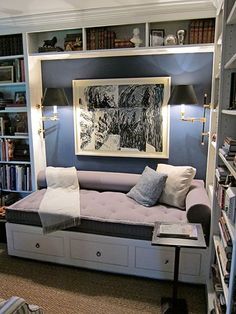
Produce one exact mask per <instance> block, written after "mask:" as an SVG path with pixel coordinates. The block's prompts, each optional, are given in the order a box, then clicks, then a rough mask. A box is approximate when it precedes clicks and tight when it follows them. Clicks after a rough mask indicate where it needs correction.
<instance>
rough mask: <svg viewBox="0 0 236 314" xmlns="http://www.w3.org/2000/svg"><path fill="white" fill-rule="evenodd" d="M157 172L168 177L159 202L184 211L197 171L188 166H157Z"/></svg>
mask: <svg viewBox="0 0 236 314" xmlns="http://www.w3.org/2000/svg"><path fill="white" fill-rule="evenodd" d="M157 172H160V173H165V174H167V175H168V178H167V180H166V184H165V187H164V189H163V192H162V194H161V197H160V199H159V201H160V202H161V203H164V204H167V205H170V206H174V207H178V208H181V209H184V208H185V199H186V195H187V193H188V191H189V188H190V186H191V182H192V179H193V178H194V176H195V174H196V169H194V168H193V167H188V166H186V167H185V166H171V165H166V164H159V165H158V166H157Z"/></svg>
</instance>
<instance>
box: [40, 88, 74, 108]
mask: <svg viewBox="0 0 236 314" xmlns="http://www.w3.org/2000/svg"><path fill="white" fill-rule="evenodd" d="M42 105H43V106H68V105H69V102H68V99H67V97H66V94H65V91H64V89H63V88H45V91H44V95H43V99H42Z"/></svg>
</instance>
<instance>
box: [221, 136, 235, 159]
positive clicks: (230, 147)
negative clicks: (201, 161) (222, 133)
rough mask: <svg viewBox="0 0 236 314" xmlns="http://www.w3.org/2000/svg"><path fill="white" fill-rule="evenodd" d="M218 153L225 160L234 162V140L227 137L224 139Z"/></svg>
mask: <svg viewBox="0 0 236 314" xmlns="http://www.w3.org/2000/svg"><path fill="white" fill-rule="evenodd" d="M219 152H220V153H221V154H222V155H223V156H224V157H225V159H226V160H234V157H235V154H236V139H233V138H232V137H229V136H227V137H226V138H225V139H224V144H223V146H222V148H220V149H219Z"/></svg>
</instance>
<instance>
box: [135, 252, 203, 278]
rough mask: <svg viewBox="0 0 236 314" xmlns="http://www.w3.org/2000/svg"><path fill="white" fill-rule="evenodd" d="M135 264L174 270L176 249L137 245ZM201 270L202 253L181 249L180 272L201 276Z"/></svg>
mask: <svg viewBox="0 0 236 314" xmlns="http://www.w3.org/2000/svg"><path fill="white" fill-rule="evenodd" d="M135 252H136V253H135V265H136V267H137V268H143V269H149V270H156V271H162V272H174V259H175V250H174V248H173V249H167V248H160V247H157V248H155V249H154V248H142V247H136V250H135ZM200 272H201V254H200V253H197V252H196V253H192V252H191V253H190V252H181V251H180V265H179V274H183V275H191V276H199V275H200Z"/></svg>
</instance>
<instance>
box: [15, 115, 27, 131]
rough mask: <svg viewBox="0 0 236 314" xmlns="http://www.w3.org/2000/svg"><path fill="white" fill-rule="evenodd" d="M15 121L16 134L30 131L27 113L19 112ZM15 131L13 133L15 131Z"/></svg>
mask: <svg viewBox="0 0 236 314" xmlns="http://www.w3.org/2000/svg"><path fill="white" fill-rule="evenodd" d="M14 120H15V122H14V127H15V128H14V129H15V130H14V132H15V135H16V133H17V135H21V133H23V134H25V133H28V127H27V125H28V124H27V116H26V114H20V113H19V114H17V115H16V116H15V119H14ZM14 132H13V133H14Z"/></svg>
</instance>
